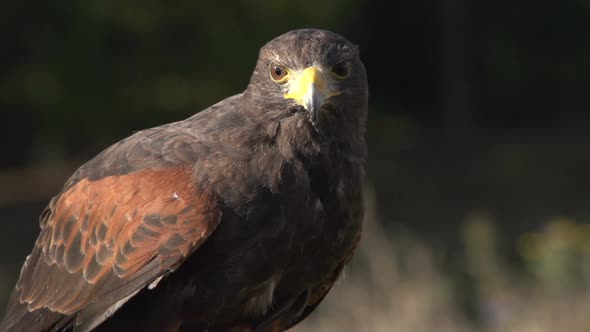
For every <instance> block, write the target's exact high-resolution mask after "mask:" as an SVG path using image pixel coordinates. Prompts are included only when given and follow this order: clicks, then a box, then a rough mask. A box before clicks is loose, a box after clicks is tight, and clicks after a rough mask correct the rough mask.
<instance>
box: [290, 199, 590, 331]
mask: <svg viewBox="0 0 590 332" xmlns="http://www.w3.org/2000/svg"><path fill="white" fill-rule="evenodd" d="M367 196H368V213H367V216H366V224H365V232H364V233H365V236H364V239H363V241H362V245H361V247H360V250H359V251H358V252H357V255H356V257H355V259H354V262H353V264H352V265H351V266H349V268H348V270H347V273H346V275H345V277H344V278H343V280H341V281H340V282H339V283H338V284H337V285H336V286H335V287H334V289H333V290H332V292H331V293H330V294H329V296H328V297H327V298H326V300H325V301H324V303H323V305H321V306H320V308H319V309H318V311H317V313H315V314H314V315H312V316H311V317H310V318H309V319H308V320H306V321H305V322H303V323H302V324H300V325H299V326H298V327H297V328H295V329H294V331H299V332H303V331H320V332H323V331H376V332H381V331H383V332H385V331H388V332H395V331H400V332H402V331H403V332H407V331H412V332H422V331H424V332H427V331H437V332H444V331H453V332H462V331H489V332H549V331H551V332H564V331H566V332H582V331H590V315H588V313H589V312H590V282H589V281H590V228H589V227H588V226H587V225H578V224H575V223H573V222H572V221H568V220H564V219H556V220H553V221H551V222H549V223H548V224H547V225H546V227H545V228H544V229H541V230H539V231H538V232H534V233H529V234H525V235H524V236H522V237H521V239H520V243H519V248H520V250H519V254H520V256H521V257H520V258H521V262H522V267H521V268H515V267H514V264H508V262H507V259H506V257H503V256H502V255H501V254H500V252H501V250H500V248H498V242H499V241H498V239H497V238H496V235H495V234H496V231H495V226H494V223H493V222H492V221H491V220H489V218H487V217H486V216H485V215H473V216H470V217H468V218H467V219H466V221H465V223H464V227H463V241H464V243H463V245H464V246H465V250H466V255H465V258H464V259H465V261H464V262H460V263H459V265H460V266H464V267H465V268H466V270H467V275H468V279H469V282H468V284H469V286H468V285H467V284H465V285H462V284H461V283H457V280H453V276H451V275H449V274H448V272H444V269H443V267H442V266H441V265H440V262H439V261H438V260H437V258H436V257H437V255H436V252H435V251H433V249H432V248H429V247H428V246H426V245H424V244H422V243H419V242H418V241H415V240H412V238H411V237H410V236H409V235H407V234H406V235H401V234H398V235H394V236H393V237H391V238H388V237H386V235H385V234H386V232H385V231H384V230H383V229H382V228H381V227H380V223H379V218H378V217H377V215H376V212H375V211H376V207H375V200H374V197H373V195H371V193H369V195H367ZM471 285H473V286H474V287H471ZM463 286H464V287H463ZM464 288H465V289H464ZM466 289H468V290H466ZM465 292H468V293H471V294H470V295H471V296H472V297H473V298H474V301H473V303H472V304H471V305H472V306H473V308H470V310H465V308H464V307H463V306H462V305H461V300H460V299H461V298H462V297H463V296H464V295H465V294H463V293H465ZM467 311H473V312H474V313H475V314H474V315H469V314H467Z"/></svg>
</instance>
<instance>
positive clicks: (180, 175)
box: [19, 168, 221, 312]
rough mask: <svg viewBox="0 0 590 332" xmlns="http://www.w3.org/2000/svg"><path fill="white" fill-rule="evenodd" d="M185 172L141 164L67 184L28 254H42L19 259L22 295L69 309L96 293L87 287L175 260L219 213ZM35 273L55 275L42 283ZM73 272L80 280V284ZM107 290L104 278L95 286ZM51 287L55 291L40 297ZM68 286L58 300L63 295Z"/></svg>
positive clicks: (212, 226)
mask: <svg viewBox="0 0 590 332" xmlns="http://www.w3.org/2000/svg"><path fill="white" fill-rule="evenodd" d="M191 174H192V169H191V168H166V169H146V170H141V171H138V172H134V173H130V174H126V175H120V176H110V177H106V178H103V179H100V180H97V181H89V180H88V179H83V180H81V181H79V182H78V183H76V184H75V185H73V186H72V187H70V188H69V189H68V190H66V191H65V192H64V193H62V195H61V196H60V197H59V199H58V200H57V202H56V204H55V206H54V208H53V209H52V211H51V213H50V215H49V218H48V221H47V223H45V225H44V228H43V229H42V231H41V234H40V235H39V238H38V240H37V243H36V249H35V250H34V251H33V254H32V255H31V256H35V252H36V251H40V252H39V253H38V254H39V255H40V256H41V258H43V259H36V260H33V261H32V262H29V260H28V261H27V262H28V263H29V264H27V263H25V266H24V268H23V272H22V273H21V280H20V281H19V287H20V288H21V289H22V290H23V293H22V294H21V299H22V300H23V301H24V302H28V303H29V308H31V309H34V308H40V307H48V308H51V309H52V310H54V311H58V312H73V311H75V310H78V309H79V308H80V305H81V304H82V303H86V302H88V300H89V297H90V296H91V295H92V294H93V293H96V292H95V291H89V289H92V287H93V285H96V284H97V283H99V282H100V281H107V279H108V280H111V281H112V278H115V279H126V278H129V279H133V278H135V277H137V274H141V273H144V271H143V270H142V268H144V267H145V266H146V265H147V264H148V263H150V262H153V261H154V260H156V261H157V262H158V264H159V268H158V269H157V270H158V271H159V272H158V273H159V274H161V273H163V272H164V271H166V270H169V269H172V268H175V267H176V266H178V265H179V264H181V263H182V262H183V261H184V258H185V257H187V256H188V255H189V254H190V253H192V251H194V250H195V249H196V248H197V247H198V246H199V245H200V243H202V242H203V241H204V240H205V239H206V238H207V237H208V236H209V235H210V234H211V232H212V231H213V230H214V229H215V227H216V226H217V224H218V223H219V220H220V217H221V213H220V211H219V209H218V208H217V206H216V204H215V203H216V202H215V198H214V196H213V195H212V194H211V193H208V192H205V191H203V190H199V188H195V186H194V183H193V181H192V179H191ZM151 272H153V270H150V273H151ZM39 273H46V274H51V275H56V274H57V276H56V277H55V278H49V279H47V280H41V278H40V277H39V275H38V274H39ZM34 275H36V276H34ZM59 275H62V276H64V277H63V278H60V277H59ZM68 275H69V277H68V278H65V277H66V276H68ZM73 276H79V277H80V278H83V279H82V280H83V282H82V284H81V283H80V282H79V279H76V280H74V279H73V278H72V277H73ZM132 277H133V278H132ZM109 278H110V279H109ZM64 280H70V284H69V285H68V284H66V283H64ZM48 284H49V285H48ZM105 287H108V283H106V284H104V283H101V286H100V288H101V289H102V290H104V288H105ZM44 289H45V291H44ZM53 289H56V290H59V294H54V295H51V294H46V292H47V290H53ZM73 290H75V292H74V293H75V294H73V295H71V296H69V297H68V296H66V297H67V298H66V299H64V295H63V294H64V292H66V293H67V292H68V291H73ZM80 297H82V298H80Z"/></svg>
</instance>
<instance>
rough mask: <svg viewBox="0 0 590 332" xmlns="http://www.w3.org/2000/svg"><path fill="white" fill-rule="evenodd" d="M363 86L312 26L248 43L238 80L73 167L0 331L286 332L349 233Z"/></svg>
mask: <svg viewBox="0 0 590 332" xmlns="http://www.w3.org/2000/svg"><path fill="white" fill-rule="evenodd" d="M367 100H368V88H367V80H366V73H365V69H364V66H363V64H362V62H361V60H360V58H359V54H358V47H357V46H355V45H353V44H352V43H351V42H349V41H348V40H346V39H345V38H343V37H341V36H340V35H338V34H336V33H333V32H330V31H325V30H318V29H301V30H294V31H290V32H287V33H285V34H283V35H281V36H279V37H277V38H275V39H273V40H271V41H270V42H268V43H267V44H266V45H264V46H263V47H262V48H261V49H260V54H259V58H258V61H257V63H256V66H255V69H254V72H253V74H252V76H251V79H250V83H249V84H248V86H247V87H246V89H245V90H244V92H243V93H241V94H238V95H234V96H231V97H229V98H227V99H224V100H222V101H220V102H219V103H217V104H215V105H213V106H211V107H209V108H207V109H205V110H203V111H201V112H198V113H197V114H195V115H194V116H191V117H190V118H188V119H186V120H183V121H179V122H174V123H170V124H165V125H162V126H158V127H155V128H151V129H146V130H143V131H139V132H137V133H135V134H133V135H132V136H129V137H128V138H125V139H123V140H121V141H119V142H117V143H115V144H114V145H112V146H110V147H109V148H107V149H106V150H104V151H102V152H101V153H100V154H98V155H97V156H96V157H94V158H93V159H91V160H90V161H88V162H87V163H86V164H84V165H83V166H81V167H80V168H79V169H78V170H77V171H76V172H75V173H74V174H73V175H72V176H71V178H70V179H69V180H68V181H67V182H66V183H65V185H64V187H63V189H62V190H61V192H60V193H59V194H58V195H57V196H55V197H54V198H53V199H51V201H50V202H49V204H48V205H47V207H46V208H45V210H44V211H43V212H42V213H41V215H40V218H39V221H40V228H41V230H40V233H39V236H38V238H37V240H36V242H35V245H34V248H33V250H32V252H31V254H30V255H29V256H28V257H27V259H26V261H25V262H24V265H23V267H22V270H21V274H20V278H19V280H18V283H17V284H16V286H15V288H14V291H13V293H12V295H11V298H10V300H9V304H8V307H7V311H6V314H5V316H4V318H3V320H2V322H1V323H0V331H2V332H5V331H26V332H36V331H75V332H86V331H216V332H221V331H283V330H286V329H289V328H290V327H292V326H294V325H295V324H297V323H299V322H300V321H301V320H303V319H304V318H305V317H307V316H308V315H309V314H310V313H311V312H312V311H313V310H314V309H315V308H316V306H317V305H318V304H319V303H320V302H321V301H322V299H323V298H324V296H325V295H326V294H327V292H328V291H329V290H330V288H331V287H332V285H333V283H334V282H335V280H336V279H337V277H338V275H339V274H340V272H341V271H342V269H343V267H344V265H346V264H347V263H348V261H349V260H350V258H351V256H352V253H353V251H354V248H355V246H356V244H357V242H358V241H359V238H360V234H361V228H362V219H363V200H362V181H363V174H364V167H365V164H366V158H367V149H366V145H365V139H364V134H365V123H366V118H367Z"/></svg>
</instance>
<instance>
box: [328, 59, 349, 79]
mask: <svg viewBox="0 0 590 332" xmlns="http://www.w3.org/2000/svg"><path fill="white" fill-rule="evenodd" d="M332 75H333V76H334V77H335V78H337V79H339V80H342V79H345V78H347V77H348V76H349V75H350V62H348V61H342V62H338V63H337V64H336V65H335V66H334V67H332Z"/></svg>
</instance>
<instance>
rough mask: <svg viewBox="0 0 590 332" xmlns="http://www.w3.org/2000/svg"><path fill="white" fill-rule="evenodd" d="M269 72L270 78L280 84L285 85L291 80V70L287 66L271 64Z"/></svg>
mask: <svg viewBox="0 0 590 332" xmlns="http://www.w3.org/2000/svg"><path fill="white" fill-rule="evenodd" d="M269 72H270V78H272V80H273V81H275V82H277V83H279V84H283V83H285V82H287V80H289V70H288V69H287V67H285V66H282V65H279V64H277V63H271V64H270V68H269Z"/></svg>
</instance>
